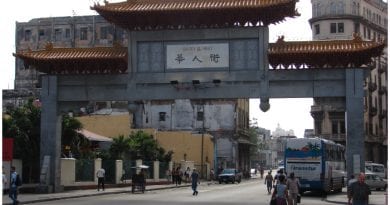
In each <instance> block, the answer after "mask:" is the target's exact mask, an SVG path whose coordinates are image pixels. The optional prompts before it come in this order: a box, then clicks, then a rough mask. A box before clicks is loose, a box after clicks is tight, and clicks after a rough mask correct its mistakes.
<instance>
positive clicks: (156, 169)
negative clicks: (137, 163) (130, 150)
mask: <svg viewBox="0 0 390 205" xmlns="http://www.w3.org/2000/svg"><path fill="white" fill-rule="evenodd" d="M153 179H154V181H155V182H158V181H160V162H159V161H154V162H153Z"/></svg>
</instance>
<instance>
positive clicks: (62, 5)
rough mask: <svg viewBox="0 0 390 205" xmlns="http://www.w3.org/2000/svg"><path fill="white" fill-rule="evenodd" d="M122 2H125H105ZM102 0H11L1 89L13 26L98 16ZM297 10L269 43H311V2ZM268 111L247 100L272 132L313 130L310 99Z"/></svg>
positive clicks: (8, 75) (0, 59) (1, 13)
mask: <svg viewBox="0 0 390 205" xmlns="http://www.w3.org/2000/svg"><path fill="white" fill-rule="evenodd" d="M108 1H109V2H121V1H125V0H108ZM95 2H100V3H101V4H103V0H11V1H5V2H3V3H2V6H1V7H0V28H1V30H2V31H1V32H0V45H1V47H0V69H1V75H0V86H1V89H13V87H14V79H15V72H14V69H15V58H14V57H13V56H12V53H14V52H15V23H16V22H27V21H29V20H31V19H33V18H41V17H57V16H72V15H76V16H82V15H93V14H97V13H96V12H95V11H93V10H91V9H90V7H91V6H92V5H93V4H94V3H95ZM296 8H297V9H298V12H299V13H301V16H299V17H296V18H286V21H284V22H281V23H279V24H276V25H271V26H270V27H269V30H270V33H269V40H270V42H271V43H272V42H275V41H276V40H277V38H278V36H281V35H284V37H285V38H284V40H285V41H306V40H311V36H312V35H311V29H310V26H309V22H308V20H309V19H310V18H311V3H310V0H300V2H298V3H297V6H296ZM270 104H271V108H270V110H269V111H267V112H266V113H263V112H262V111H260V109H259V100H258V99H253V100H251V101H250V119H253V118H256V119H257V121H258V125H259V126H260V127H263V128H266V129H269V130H271V131H274V130H275V128H276V127H277V125H278V124H279V125H280V127H281V128H282V129H285V130H290V129H292V130H294V132H295V135H296V136H298V137H302V136H303V132H304V129H312V128H313V120H312V118H311V116H310V106H311V105H312V99H271V100H270Z"/></svg>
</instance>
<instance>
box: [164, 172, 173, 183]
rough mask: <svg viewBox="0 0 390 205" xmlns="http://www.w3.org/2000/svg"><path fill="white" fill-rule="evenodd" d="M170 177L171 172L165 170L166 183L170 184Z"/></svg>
mask: <svg viewBox="0 0 390 205" xmlns="http://www.w3.org/2000/svg"><path fill="white" fill-rule="evenodd" d="M171 176H172V172H171V170H170V169H167V171H165V177H166V178H167V181H168V183H170V182H171Z"/></svg>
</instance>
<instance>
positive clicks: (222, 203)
mask: <svg viewBox="0 0 390 205" xmlns="http://www.w3.org/2000/svg"><path fill="white" fill-rule="evenodd" d="M198 190H199V195H198V196H193V195H192V190H191V188H177V189H168V190H158V191H147V192H145V193H144V194H142V193H135V194H131V193H126V194H112V195H102V196H94V197H82V198H75V199H67V200H58V201H50V202H40V203H39V204H56V205H67V204H72V205H74V204H78V205H87V204H93V205H107V204H108V205H110V204H112V205H122V204H126V205H131V204H137V205H139V204H142V205H152V204H153V205H155V204H157V205H176V204H177V205H179V204H180V205H181V204H189V205H190V204H197V205H198V204H208V205H209V204H213V205H233V204H239V205H255V204H256V205H268V204H269V200H270V195H268V194H267V192H266V187H265V185H264V184H263V183H262V181H260V180H250V181H244V182H242V183H240V184H210V185H208V183H202V184H201V185H200V186H199V189H198ZM373 194H374V196H375V195H377V196H379V197H381V199H380V200H376V202H375V203H372V204H384V192H383V191H382V192H374V193H373ZM382 198H383V199H382ZM346 201H347V200H346V197H345V193H343V194H333V195H330V196H329V197H328V198H327V201H322V200H321V197H320V196H319V195H317V194H311V193H308V194H305V196H303V197H302V203H301V205H320V204H321V205H326V204H345V202H346ZM37 204H38V203H37ZM370 204H371V203H370Z"/></svg>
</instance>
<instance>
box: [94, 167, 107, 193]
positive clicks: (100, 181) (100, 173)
mask: <svg viewBox="0 0 390 205" xmlns="http://www.w3.org/2000/svg"><path fill="white" fill-rule="evenodd" d="M105 175H106V171H105V170H104V169H103V168H100V169H98V170H97V171H96V177H97V179H98V186H97V190H98V191H100V185H101V186H102V189H103V191H104V177H105Z"/></svg>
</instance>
